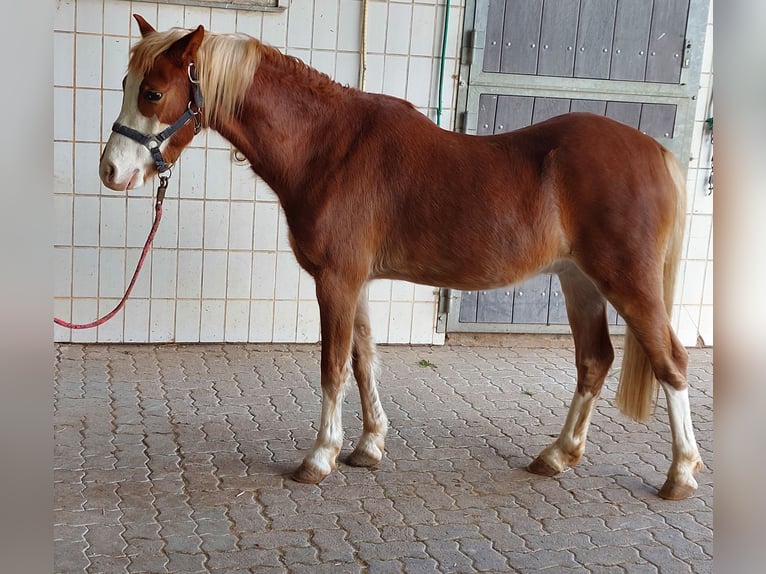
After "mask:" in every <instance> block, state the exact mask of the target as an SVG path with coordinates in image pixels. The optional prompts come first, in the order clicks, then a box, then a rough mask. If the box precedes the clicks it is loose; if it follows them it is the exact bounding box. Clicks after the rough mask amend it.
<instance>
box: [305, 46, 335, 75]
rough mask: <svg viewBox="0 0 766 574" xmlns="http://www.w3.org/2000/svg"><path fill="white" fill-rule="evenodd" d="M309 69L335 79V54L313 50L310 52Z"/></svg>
mask: <svg viewBox="0 0 766 574" xmlns="http://www.w3.org/2000/svg"><path fill="white" fill-rule="evenodd" d="M309 63H310V64H311V67H312V68H314V69H316V70H319V71H320V72H322V73H323V74H327V75H328V76H330V77H331V78H334V77H335V52H328V51H324V50H314V51H313V52H311V62H309Z"/></svg>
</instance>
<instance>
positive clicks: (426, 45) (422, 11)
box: [410, 4, 443, 56]
mask: <svg viewBox="0 0 766 574" xmlns="http://www.w3.org/2000/svg"><path fill="white" fill-rule="evenodd" d="M442 24H443V23H442V22H439V37H441V34H442V27H441V26H442ZM436 29H437V23H436V6H428V5H422V4H415V5H414V6H413V8H412V37H411V39H410V54H412V55H413V56H432V55H433V54H435V53H436V46H435V43H434V42H435V40H434V35H435V34H436Z"/></svg>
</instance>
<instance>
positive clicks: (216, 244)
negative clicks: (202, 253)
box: [203, 200, 229, 249]
mask: <svg viewBox="0 0 766 574" xmlns="http://www.w3.org/2000/svg"><path fill="white" fill-rule="evenodd" d="M204 210H205V229H204V231H203V233H204V247H205V249H226V248H227V247H228V243H229V242H228V235H229V202H228V201H213V200H206V201H205V202H204Z"/></svg>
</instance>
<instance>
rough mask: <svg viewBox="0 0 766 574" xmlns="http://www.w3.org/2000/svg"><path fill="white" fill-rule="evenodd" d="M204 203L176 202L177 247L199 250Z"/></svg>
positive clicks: (201, 239)
mask: <svg viewBox="0 0 766 574" xmlns="http://www.w3.org/2000/svg"><path fill="white" fill-rule="evenodd" d="M204 217H205V216H204V203H203V202H201V201H184V200H181V201H179V202H178V247H180V248H187V249H193V248H201V247H202V241H203V237H204V236H203V233H202V230H203V228H204V225H203V222H204Z"/></svg>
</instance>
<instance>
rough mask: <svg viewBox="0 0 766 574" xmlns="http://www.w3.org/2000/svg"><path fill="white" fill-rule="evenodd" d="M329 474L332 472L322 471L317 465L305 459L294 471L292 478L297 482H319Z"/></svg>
mask: <svg viewBox="0 0 766 574" xmlns="http://www.w3.org/2000/svg"><path fill="white" fill-rule="evenodd" d="M328 474H330V473H329V472H322V471H321V470H319V469H318V468H317V467H315V466H313V465H309V464H306V461H305V460H304V461H303V462H302V463H301V465H300V466H299V467H298V468H297V469H296V470H295V472H293V474H292V479H293V480H294V481H296V482H303V483H305V484H319V483H320V482H321V481H322V479H323V478H324V477H325V476H327V475H328Z"/></svg>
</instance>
